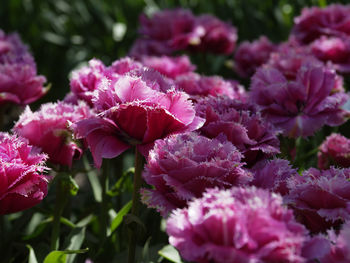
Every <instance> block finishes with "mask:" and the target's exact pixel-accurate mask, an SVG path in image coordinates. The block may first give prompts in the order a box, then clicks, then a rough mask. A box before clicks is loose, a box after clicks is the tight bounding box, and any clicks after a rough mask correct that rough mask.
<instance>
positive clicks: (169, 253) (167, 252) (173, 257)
mask: <svg viewBox="0 0 350 263" xmlns="http://www.w3.org/2000/svg"><path fill="white" fill-rule="evenodd" d="M158 254H159V255H161V256H162V257H163V258H165V259H167V260H169V261H170V262H173V263H183V261H182V260H181V257H180V254H179V252H177V250H176V249H175V248H174V247H173V246H171V245H166V246H165V247H163V248H162V249H161V250H159V251H158Z"/></svg>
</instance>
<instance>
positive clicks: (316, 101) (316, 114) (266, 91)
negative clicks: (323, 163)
mask: <svg viewBox="0 0 350 263" xmlns="http://www.w3.org/2000/svg"><path fill="white" fill-rule="evenodd" d="M336 81H337V79H336V74H335V73H334V71H332V70H330V69H328V68H325V67H319V66H313V65H306V66H303V67H301V68H300V70H299V71H298V73H297V76H296V80H295V81H288V80H287V79H286V78H285V76H284V75H283V74H282V73H281V72H280V71H279V70H277V69H275V68H272V67H264V68H261V69H259V70H258V71H257V73H256V74H255V75H254V76H253V78H252V84H251V93H250V98H251V100H252V101H253V102H254V103H256V104H258V105H259V106H260V108H261V112H262V114H263V116H265V117H266V118H267V120H269V121H271V122H272V123H273V124H274V125H275V126H276V127H278V128H281V129H282V130H283V132H284V135H285V136H288V137H294V138H296V137H299V136H302V137H307V136H311V135H313V134H314V132H315V131H317V130H319V129H320V128H321V127H322V126H323V125H325V124H326V125H330V126H338V125H340V124H342V123H344V122H345V121H346V117H347V115H348V114H349V113H348V112H347V111H346V110H344V109H342V106H343V105H344V104H345V103H346V102H347V101H348V99H349V96H348V95H347V94H346V93H344V92H342V91H336V90H335V86H336V85H335V83H336Z"/></svg>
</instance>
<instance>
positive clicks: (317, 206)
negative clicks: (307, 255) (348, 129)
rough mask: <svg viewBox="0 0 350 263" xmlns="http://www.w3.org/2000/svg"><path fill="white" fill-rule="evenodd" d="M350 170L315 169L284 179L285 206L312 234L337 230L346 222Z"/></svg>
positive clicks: (348, 217) (349, 202) (349, 203)
mask: <svg viewBox="0 0 350 263" xmlns="http://www.w3.org/2000/svg"><path fill="white" fill-rule="evenodd" d="M349 179H350V169H336V168H334V167H332V168H331V169H329V170H323V171H320V170H317V169H314V168H310V169H309V170H307V171H305V172H303V175H302V176H294V177H291V178H290V179H288V181H287V185H288V188H289V194H288V195H286V196H285V203H286V204H288V205H289V206H290V207H291V208H293V209H294V213H295V215H296V217H297V218H298V220H299V221H300V222H302V223H303V224H304V225H305V226H306V227H307V228H309V229H310V231H312V232H320V231H325V230H327V229H329V228H331V227H337V226H339V225H340V224H341V223H343V222H344V221H346V220H349V219H350V181H349Z"/></svg>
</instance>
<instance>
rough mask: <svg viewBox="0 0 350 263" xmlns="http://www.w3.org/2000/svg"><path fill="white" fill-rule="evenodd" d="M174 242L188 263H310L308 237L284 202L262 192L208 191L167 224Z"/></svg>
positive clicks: (233, 189) (258, 190)
mask: <svg viewBox="0 0 350 263" xmlns="http://www.w3.org/2000/svg"><path fill="white" fill-rule="evenodd" d="M167 233H168V235H169V242H170V244H171V245H173V246H175V247H176V248H177V249H178V250H179V251H180V254H181V256H182V257H183V258H184V259H186V260H189V261H194V262H200V263H206V262H216V263H221V262H235V263H245V262H269V263H277V262H294V263H295V262H305V259H304V258H303V257H302V256H301V253H302V245H303V243H304V241H305V240H306V237H305V235H306V234H307V231H306V230H305V228H304V226H302V225H301V224H299V223H297V222H296V221H295V220H294V218H293V213H292V211H291V210H288V209H287V208H285V207H284V206H282V198H281V197H280V196H279V195H276V194H272V193H270V192H268V191H265V190H263V189H257V188H254V187H247V188H243V187H233V188H231V189H228V190H219V189H209V190H207V192H206V193H204V195H203V197H202V198H200V199H194V200H193V201H191V202H190V203H189V205H188V208H184V209H177V210H175V211H174V212H173V213H172V215H171V216H170V218H169V219H168V220H167Z"/></svg>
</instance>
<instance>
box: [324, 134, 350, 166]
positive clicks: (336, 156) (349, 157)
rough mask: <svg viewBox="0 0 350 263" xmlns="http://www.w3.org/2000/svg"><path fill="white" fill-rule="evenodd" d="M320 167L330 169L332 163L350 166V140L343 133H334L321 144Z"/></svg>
mask: <svg viewBox="0 0 350 263" xmlns="http://www.w3.org/2000/svg"><path fill="white" fill-rule="evenodd" d="M317 157H318V168H320V169H324V170H325V169H328V168H329V167H330V166H331V165H337V166H340V167H344V168H348V167H350V140H349V139H348V138H346V137H344V136H342V135H341V134H338V133H332V134H331V135H330V136H328V137H327V138H326V139H325V141H324V142H323V143H322V144H321V145H320V147H319V152H318V154H317Z"/></svg>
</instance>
